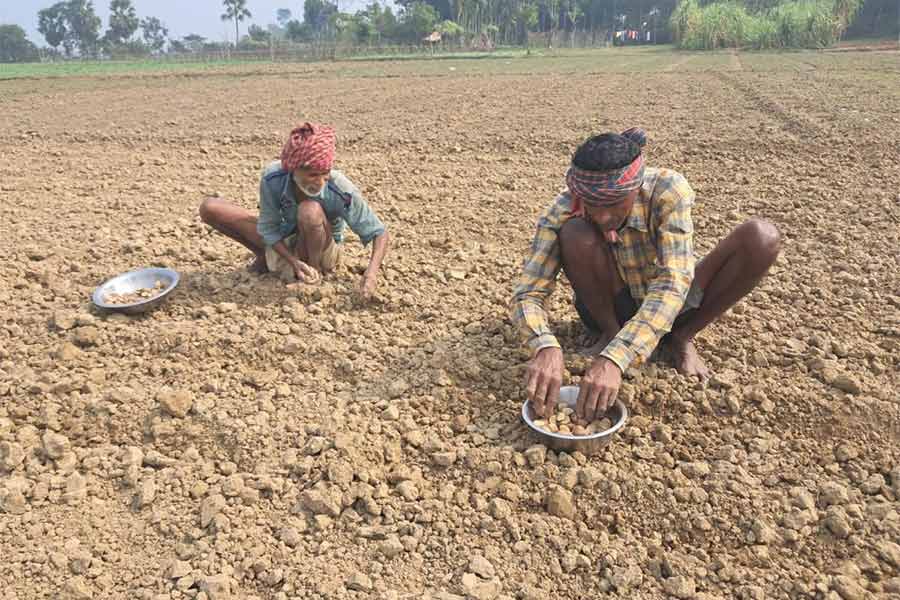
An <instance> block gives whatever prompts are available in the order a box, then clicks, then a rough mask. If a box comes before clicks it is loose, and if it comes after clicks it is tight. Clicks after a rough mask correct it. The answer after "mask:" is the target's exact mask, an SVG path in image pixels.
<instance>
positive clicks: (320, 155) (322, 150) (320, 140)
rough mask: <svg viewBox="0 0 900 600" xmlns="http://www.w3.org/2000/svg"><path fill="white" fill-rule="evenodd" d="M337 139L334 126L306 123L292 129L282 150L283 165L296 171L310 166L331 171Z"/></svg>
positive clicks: (289, 169)
mask: <svg viewBox="0 0 900 600" xmlns="http://www.w3.org/2000/svg"><path fill="white" fill-rule="evenodd" d="M335 144H336V139H335V135H334V128H332V127H329V126H327V125H319V124H317V123H304V124H303V125H300V126H299V127H296V128H294V130H293V131H291V135H290V136H288V139H287V141H286V142H285V143H284V148H283V149H282V150H281V167H282V168H283V169H284V170H285V171H295V170H297V169H298V168H300V167H308V168H310V169H313V170H314V171H329V170H331V166H332V165H333V164H334V153H335Z"/></svg>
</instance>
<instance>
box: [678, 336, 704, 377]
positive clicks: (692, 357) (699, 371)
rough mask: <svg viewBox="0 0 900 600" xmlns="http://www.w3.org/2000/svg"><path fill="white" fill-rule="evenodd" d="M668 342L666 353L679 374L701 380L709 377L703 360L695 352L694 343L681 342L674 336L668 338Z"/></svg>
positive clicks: (688, 341) (689, 341)
mask: <svg viewBox="0 0 900 600" xmlns="http://www.w3.org/2000/svg"><path fill="white" fill-rule="evenodd" d="M668 342H669V343H668V351H669V352H670V353H671V360H672V363H673V364H674V366H675V368H676V369H678V372H679V373H681V374H682V375H687V376H688V377H699V378H701V379H706V378H707V377H709V368H708V367H707V366H706V363H705V362H703V359H702V358H700V353H699V352H697V347H696V346H695V345H694V342H692V341H691V340H681V339H679V338H677V337H675V336H674V335H672V336H669V340H668Z"/></svg>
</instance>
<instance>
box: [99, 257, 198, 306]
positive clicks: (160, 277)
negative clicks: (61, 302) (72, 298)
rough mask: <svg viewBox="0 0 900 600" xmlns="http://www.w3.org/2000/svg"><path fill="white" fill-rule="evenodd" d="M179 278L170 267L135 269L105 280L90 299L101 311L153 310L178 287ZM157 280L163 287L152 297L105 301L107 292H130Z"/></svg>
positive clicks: (151, 284) (147, 286)
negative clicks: (120, 301) (110, 302)
mask: <svg viewBox="0 0 900 600" xmlns="http://www.w3.org/2000/svg"><path fill="white" fill-rule="evenodd" d="M180 279H181V277H180V276H179V275H178V272H177V271H173V270H172V269H163V268H157V267H150V268H147V269H137V270H136V271H129V272H127V273H122V274H121V275H116V276H115V277H113V278H112V279H110V280H108V281H105V282H104V283H103V284H102V285H100V286H99V287H98V288H97V289H95V290H94V293H93V294H92V295H91V301H92V302H93V303H94V306H96V307H97V308H99V309H100V310H103V311H111V312H121V313H125V314H128V315H137V314H140V313H145V312H147V311H150V310H153V309H154V308H156V307H157V306H159V305H160V304H162V303H163V302H164V301H165V300H166V298H168V297H169V296H170V295H171V294H172V292H174V291H175V288H176V287H178V282H179V281H180ZM157 281H160V282H162V284H163V286H164V287H163V289H162V291H161V292H160V293H159V294H158V295H156V296H154V297H153V298H147V299H146V300H140V301H138V302H132V303H131V304H109V303H107V302H106V301H105V298H106V296H107V295H108V294H131V293H134V292H135V291H137V290H139V289H141V288H152V287H153V286H154V285H156V282H157Z"/></svg>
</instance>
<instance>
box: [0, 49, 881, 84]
mask: <svg viewBox="0 0 900 600" xmlns="http://www.w3.org/2000/svg"><path fill="white" fill-rule="evenodd" d="M841 54H842V56H840V57H835V56H834V53H822V52H816V51H791V52H777V51H760V52H750V53H742V54H741V61H742V62H743V65H744V68H747V69H751V70H761V71H778V70H793V69H797V68H798V62H802V63H806V64H807V65H809V66H821V67H826V68H827V67H829V66H833V65H834V66H836V65H838V64H842V65H847V66H850V67H852V66H853V65H857V66H859V67H863V68H869V69H872V68H874V69H883V68H887V69H888V70H890V71H896V70H897V69H896V66H897V63H896V57H895V56H873V55H872V54H871V53H857V52H852V53H841ZM732 58H733V57H732V55H731V52H730V51H720V52H709V51H700V52H691V51H675V50H674V49H673V48H672V46H664V45H660V46H635V47H626V48H588V49H579V48H575V49H569V48H554V49H552V50H548V49H546V48H532V49H531V50H525V49H521V48H513V49H508V48H502V49H499V50H497V51H495V52H492V53H485V52H467V53H443V54H441V53H436V54H435V55H434V56H433V57H432V56H429V55H399V56H391V55H372V56H365V57H352V58H343V59H340V60H336V61H320V62H275V63H273V62H270V61H268V60H266V61H261V60H246V59H244V60H236V59H235V60H220V61H214V62H174V61H167V60H154V59H145V60H133V61H67V62H59V63H30V64H0V81H2V80H14V79H24V80H27V79H48V78H67V77H74V78H79V77H80V78H92V77H128V76H138V77H140V76H157V75H158V76H165V75H185V76H199V75H209V76H247V75H256V74H259V75H267V76H279V75H287V74H291V75H301V76H307V77H409V76H423V77H436V76H460V75H462V76H472V75H475V76H477V75H485V76H488V75H516V74H541V73H547V74H550V73H560V74H572V75H580V76H587V75H592V74H603V73H641V74H646V73H667V72H671V73H679V72H695V71H707V70H729V69H731V68H732V67H733V63H732ZM892 66H893V68H891V67H892Z"/></svg>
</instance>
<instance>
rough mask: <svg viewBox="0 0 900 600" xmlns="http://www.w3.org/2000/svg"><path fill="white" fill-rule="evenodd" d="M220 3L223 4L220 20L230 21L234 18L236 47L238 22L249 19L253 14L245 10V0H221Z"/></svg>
mask: <svg viewBox="0 0 900 600" xmlns="http://www.w3.org/2000/svg"><path fill="white" fill-rule="evenodd" d="M222 5H223V6H225V12H224V13H222V20H223V21H230V20H232V19H234V47H235V48H237V45H238V39H239V36H238V23H240V22H241V21H243V20H244V19H249V18H250V17H252V16H253V15H251V14H250V11H249V10H247V0H222Z"/></svg>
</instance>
